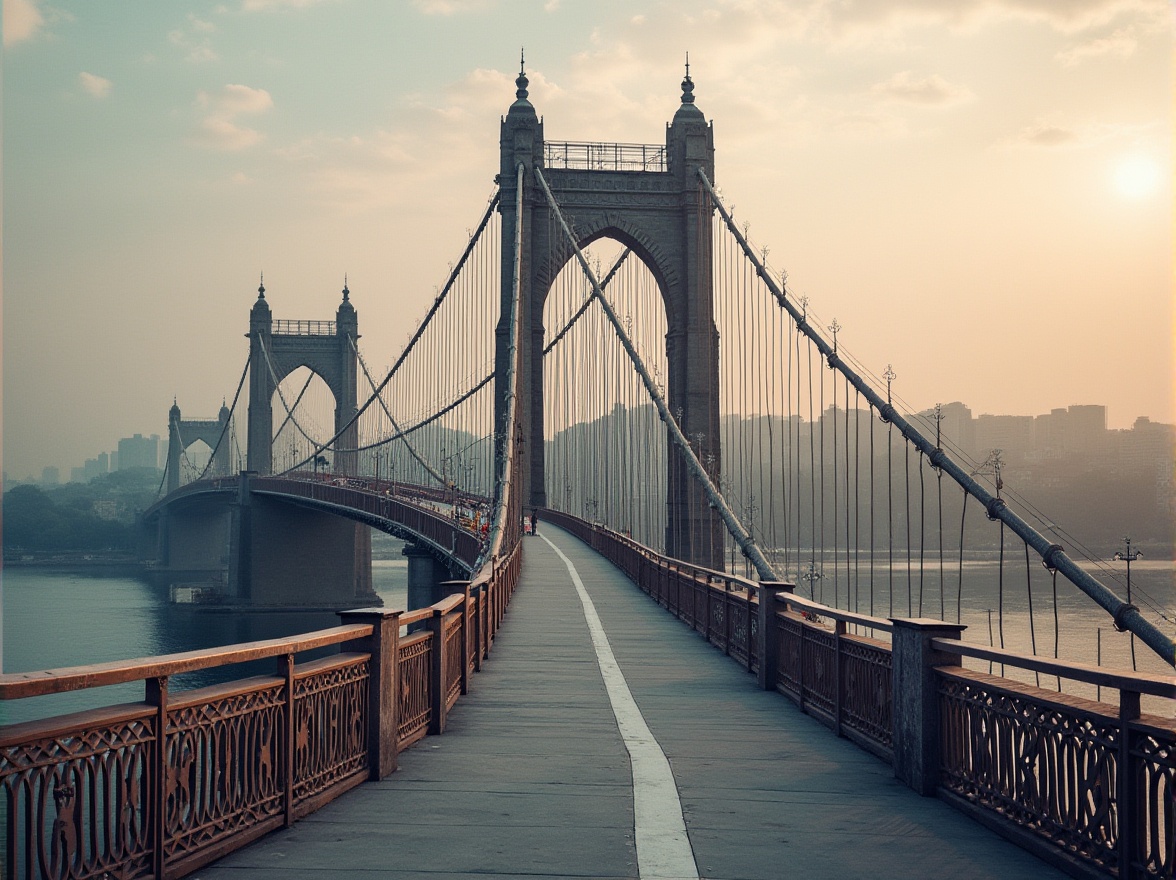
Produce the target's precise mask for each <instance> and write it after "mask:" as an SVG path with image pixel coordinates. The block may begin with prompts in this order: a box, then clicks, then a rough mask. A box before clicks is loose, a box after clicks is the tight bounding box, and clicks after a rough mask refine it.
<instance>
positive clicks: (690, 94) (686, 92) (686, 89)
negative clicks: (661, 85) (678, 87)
mask: <svg viewBox="0 0 1176 880" xmlns="http://www.w3.org/2000/svg"><path fill="white" fill-rule="evenodd" d="M682 103H683V104H693V103H694V80H692V79H691V78H690V53H689V52H687V53H686V78H685V79H684V80H682Z"/></svg>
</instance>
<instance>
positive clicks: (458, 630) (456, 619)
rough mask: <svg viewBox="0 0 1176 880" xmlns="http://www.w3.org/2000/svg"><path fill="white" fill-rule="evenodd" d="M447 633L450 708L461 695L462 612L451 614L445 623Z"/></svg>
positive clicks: (447, 678) (446, 677) (447, 694)
mask: <svg viewBox="0 0 1176 880" xmlns="http://www.w3.org/2000/svg"><path fill="white" fill-rule="evenodd" d="M443 627H444V633H445V705H446V708H450V707H452V706H453V704H454V703H456V702H457V698H458V697H459V696H461V658H462V644H461V639H462V633H463V632H464V627H463V626H462V622H461V615H460V614H451V615H449V616H448V617H446V618H445V621H444V623H443Z"/></svg>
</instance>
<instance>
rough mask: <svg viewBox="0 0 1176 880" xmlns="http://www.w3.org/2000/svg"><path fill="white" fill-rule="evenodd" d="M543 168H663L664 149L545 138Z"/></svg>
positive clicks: (637, 169)
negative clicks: (546, 139) (547, 139)
mask: <svg viewBox="0 0 1176 880" xmlns="http://www.w3.org/2000/svg"><path fill="white" fill-rule="evenodd" d="M543 164H544V165H545V166H546V167H547V168H568V169H573V170H578V171H665V170H666V167H667V166H666V148H665V146H664V145H661V144H599V143H573V142H571V141H545V142H544V144H543Z"/></svg>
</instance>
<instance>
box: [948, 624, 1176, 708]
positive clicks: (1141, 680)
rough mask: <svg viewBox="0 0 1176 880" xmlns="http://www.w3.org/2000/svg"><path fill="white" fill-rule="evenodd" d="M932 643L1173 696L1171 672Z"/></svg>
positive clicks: (1036, 668) (1034, 669)
mask: <svg viewBox="0 0 1176 880" xmlns="http://www.w3.org/2000/svg"><path fill="white" fill-rule="evenodd" d="M931 646H932V647H933V648H935V650H937V651H942V652H943V653H945V654H955V655H958V656H960V657H972V658H974V659H976V660H990V661H993V662H995V663H1003V664H1004V665H1006V666H1015V667H1017V668H1018V669H1028V670H1029V671H1030V672H1044V673H1046V674H1047V675H1057V676H1061V677H1062V678H1068V679H1071V680H1073V681H1081V682H1086V683H1087V684H1094V685H1100V686H1101V687H1109V688H1115V689H1117V690H1121V691H1134V692H1136V693H1139V694H1149V695H1151V696H1155V697H1166V698H1168V699H1176V679H1173V678H1172V676H1170V675H1149V674H1146V673H1142V672H1128V671H1119V672H1107V671H1106V670H1104V669H1102V668H1100V667H1098V666H1091V665H1089V664H1087V663H1076V662H1073V661H1066V662H1062V661H1060V660H1052V659H1046V658H1043V657H1030V656H1028V655H1026V654H1017V653H1014V652H1013V651H1006V650H1003V649H1001V648H987V647H984V646H982V645H974V644H970V643H968V642H961V641H957V640H955V639H932V640H931Z"/></svg>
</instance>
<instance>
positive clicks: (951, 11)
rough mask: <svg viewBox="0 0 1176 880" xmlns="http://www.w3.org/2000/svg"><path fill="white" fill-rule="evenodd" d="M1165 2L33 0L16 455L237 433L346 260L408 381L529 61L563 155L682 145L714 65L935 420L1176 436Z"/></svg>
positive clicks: (830, 293)
mask: <svg viewBox="0 0 1176 880" xmlns="http://www.w3.org/2000/svg"><path fill="white" fill-rule="evenodd" d="M1171 16H1172V13H1171V10H1170V8H1169V7H1168V5H1167V4H1166V3H1164V2H1162V0H1064V2H1063V0H1057V2H1055V0H896V2H865V0H858V2H844V0H838V2H834V0H802V2H778V0H774V2H766V0H765V2H755V0H739V2H736V0H729V2H726V0H711V2H706V0H700V2H693V0H675V2H648V3H631V2H619V0H618V2H595V3H584V2H572V0H562V2H560V0H548V2H545V3H544V2H507V0H498V2H494V0H482V2H476V0H475V2H459V0H449V2H446V0H429V2H425V0H422V2H416V3H409V2H398V3H387V2H377V0H330V2H313V0H296V2H295V0H245V2H243V3H242V2H239V0H234V2H230V3H225V2H193V3H187V4H184V5H183V8H182V9H181V8H178V7H174V6H172V5H171V4H157V3H151V2H145V0H142V2H128V3H120V4H117V5H106V4H103V5H96V4H91V3H84V2H80V0H74V2H52V3H50V2H33V0H14V2H6V3H5V4H4V36H5V53H4V71H3V72H4V83H5V101H4V130H5V133H6V136H5V149H4V193H5V197H4V256H5V258H6V259H5V261H4V294H5V297H4V319H5V320H4V332H5V335H4V383H5V384H4V397H3V400H4V450H3V451H4V467H5V470H6V471H8V472H9V474H10V475H12V476H17V477H24V476H29V475H38V474H39V473H40V470H41V468H42V467H44V466H45V465H57V466H59V467H61V468H62V469H63V470H64V471H65V472H66V473H68V468H69V467H70V466H73V465H79V464H81V463H82V461H83V460H84V459H85V458H88V457H92V456H94V455H96V454H98V453H99V452H101V451H104V450H110V449H113V448H114V446H115V444H116V443H117V440H118V438H119V437H122V436H128V435H130V434H132V433H134V432H141V433H145V434H150V433H158V434H161V435H162V434H165V433H166V414H167V409H168V407H169V406H170V405H171V402H172V398H173V395H174V396H176V397H177V398H178V399H179V401H180V404H181V406H182V407H183V409H184V412H185V414H186V415H187V414H192V415H206V414H212V413H214V412H215V410H216V409H217V408H218V407H219V405H220V402H221V398H222V397H223V396H225V395H230V394H231V393H232V390H233V387H234V386H235V383H236V379H237V376H238V374H239V372H240V369H241V366H242V365H243V362H244V358H245V341H244V340H243V338H242V334H243V333H244V332H245V330H246V323H247V315H248V309H249V307H250V305H251V304H252V300H253V298H254V296H255V295H256V294H255V290H256V287H257V278H258V273H259V272H260V271H264V272H265V276H266V287H267V290H268V298H269V300H270V302H271V305H272V307H273V309H274V314H275V317H278V318H302V319H314V318H319V319H326V318H330V317H331V316H332V315H333V311H334V309H335V306H336V305H337V303H338V298H339V289H340V288H341V286H342V279H343V275H344V273H347V276H348V280H349V283H350V288H351V291H352V299H353V302H354V303H355V305H356V308H357V309H358V310H359V316H360V331H361V333H362V334H363V336H364V340H363V346H364V355H365V358H366V359H367V361H368V363H369V364H372V365H373V368H374V366H375V365H379V364H385V363H388V362H389V361H391V360H392V359H393V357H394V356H395V354H396V351H397V350H398V348H399V345H400V344H401V343H402V342H403V340H404V339H405V337H406V335H407V333H408V332H409V331H410V330H411V329H412V326H413V323H414V322H415V320H416V319H417V318H418V317H419V316H420V315H421V314H423V312H424V310H425V308H426V306H427V304H428V302H429V301H430V300H431V299H432V296H433V288H434V285H437V284H439V283H440V282H441V281H442V280H443V278H444V276H445V274H446V272H447V269H448V264H449V262H450V261H452V260H454V259H456V257H457V256H458V254H459V253H460V249H461V248H462V246H463V245H464V243H465V237H466V229H467V227H469V226H470V225H472V224H473V223H474V222H475V221H476V219H477V217H478V215H479V214H480V212H481V209H482V207H483V205H484V204H485V199H486V198H487V197H488V195H489V194H490V192H491V190H492V186H493V183H492V181H493V177H494V174H495V173H496V171H497V162H498V159H497V150H498V120H499V116H500V115H501V114H502V113H504V112H505V111H506V109H507V107H508V106H509V105H510V102H511V101H512V100H513V96H514V83H513V78H514V75H515V73H516V70H517V62H518V50H519V47H520V46H522V45H525V46H526V49H527V67H528V73H529V75H530V78H531V100H532V102H533V104H534V105H535V107H536V109H537V110H538V112H539V113H540V114H541V115H543V116H544V117H545V126H546V134H547V137H548V138H550V139H552V140H598V141H614V140H615V141H623V142H638V143H641V142H644V143H658V142H661V141H663V139H664V126H665V124H666V122H668V120H669V119H670V117H671V116H672V115H673V113H674V111H675V109H676V107H677V104H678V96H679V82H680V80H681V76H682V60H683V55H684V53H685V51H687V50H689V52H690V57H691V73H692V75H693V78H694V81H695V83H696V86H697V87H696V90H695V95H696V96H697V104H698V106H699V107H700V108H701V109H702V111H703V112H704V113H705V114H706V115H707V117H708V118H710V119H711V120H713V122H714V126H715V144H716V150H717V158H716V176H717V178H718V183H719V184H720V185H721V187H722V189H723V192H724V194H725V196H726V198H727V200H728V202H729V203H731V204H734V205H735V213H736V217H737V219H738V220H739V221H740V222H747V223H748V224H749V228H750V234H751V237H752V238H753V239H754V241H755V242H756V244H757V245H758V246H767V247H768V248H769V249H770V260H771V262H772V263H773V265H774V266H776V267H778V268H786V269H787V270H788V273H789V278H790V282H791V285H792V287H793V290H794V291H795V292H796V293H797V295H800V294H804V295H807V296H808V297H809V299H810V303H811V306H810V308H811V310H812V311H813V312H814V313H815V314H816V315H817V316H818V317H819V318H820V319H822V320H824V321H828V320H831V319H832V318H834V317H836V318H837V320H838V321H839V323H840V324H841V325H842V326H843V327H844V328H845V329H844V330H843V331H842V333H841V336H840V339H841V344H842V345H843V346H845V347H846V348H847V349H848V350H849V351H851V352H852V353H853V354H854V355H855V356H856V357H857V358H858V359H859V360H860V361H862V362H864V363H865V364H867V365H869V366H870V367H871V369H873V370H874V371H875V372H881V370H882V369H884V368H885V365H886V364H887V363H892V364H893V365H894V369H895V371H896V372H897V373H898V374H899V377H900V378H899V380H898V383H897V385H896V389H897V390H898V391H899V392H900V393H901V396H902V397H903V399H904V400H906V401H907V402H908V403H909V404H910V405H911V406H913V407H916V408H922V407H927V406H931V405H933V404H934V403H935V402H937V401H942V402H946V401H951V400H962V401H964V402H965V403H967V404H969V405H970V406H971V407H972V409H973V411H974V412H976V413H981V412H996V413H1021V414H1036V413H1040V412H1045V411H1048V410H1049V409H1051V408H1054V407H1064V406H1067V405H1070V404H1075V403H1102V404H1106V405H1107V406H1108V408H1109V414H1110V422H1111V425H1112V427H1126V426H1129V425H1130V424H1131V422H1132V421H1133V420H1134V419H1135V417H1136V416H1139V415H1147V416H1150V417H1151V418H1153V419H1156V420H1161V421H1168V422H1171V421H1173V420H1174V419H1176V416H1174V407H1173V391H1172V376H1173V360H1172V340H1173V329H1174V325H1173V314H1172V281H1173V274H1172V244H1173V240H1172V225H1171V216H1172V208H1173V198H1172V177H1171V175H1172V131H1171V128H1172V110H1173V106H1172V94H1173V89H1172V45H1173V44H1172V18H1171Z"/></svg>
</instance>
